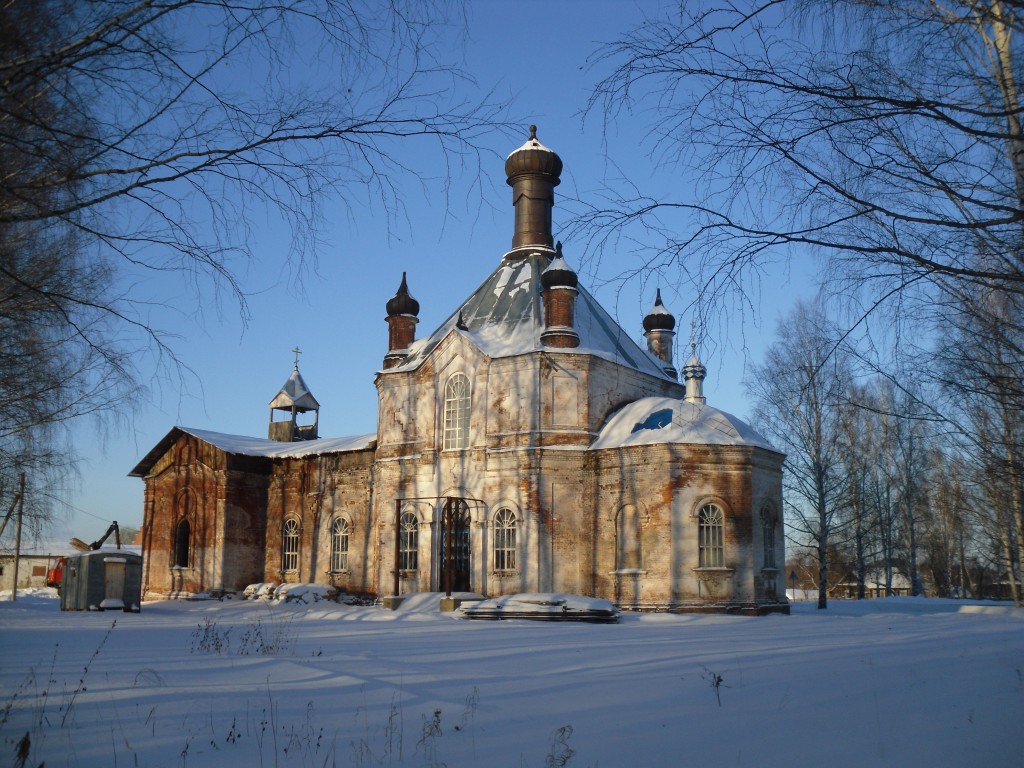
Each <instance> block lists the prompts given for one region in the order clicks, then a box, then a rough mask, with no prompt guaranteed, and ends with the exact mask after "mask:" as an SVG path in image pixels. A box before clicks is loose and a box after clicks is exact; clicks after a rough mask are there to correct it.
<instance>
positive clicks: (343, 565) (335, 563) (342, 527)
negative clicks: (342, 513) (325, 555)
mask: <svg viewBox="0 0 1024 768" xmlns="http://www.w3.org/2000/svg"><path fill="white" fill-rule="evenodd" d="M331 570H332V571H347V570H348V520H346V519H345V518H343V517H338V518H335V520H334V522H333V523H331Z"/></svg>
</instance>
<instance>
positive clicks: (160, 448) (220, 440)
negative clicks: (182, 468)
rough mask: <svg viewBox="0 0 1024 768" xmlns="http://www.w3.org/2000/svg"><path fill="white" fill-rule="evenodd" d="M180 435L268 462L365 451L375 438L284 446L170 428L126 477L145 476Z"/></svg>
mask: <svg viewBox="0 0 1024 768" xmlns="http://www.w3.org/2000/svg"><path fill="white" fill-rule="evenodd" d="M182 433H184V434H189V435H192V436H193V437H197V438H199V439H200V440H202V441H204V442H206V443H209V444H210V445H212V446H215V447H217V448H220V449H221V450H222V451H224V452H225V453H230V454H232V455H235V456H262V457H265V458H268V459H294V458H301V457H303V456H315V455H318V454H324V453H346V452H348V451H362V450H369V449H372V448H373V447H374V446H375V444H376V441H377V435H376V434H371V435H355V436H354V437H328V438H322V439H320V440H302V441H298V442H294V443H284V442H280V441H278V440H268V439H267V438H264V437H247V436H245V435H228V434H224V433H223V432H211V431H210V430H208V429H193V428H191V427H174V428H173V429H172V430H171V431H170V432H168V433H167V435H166V436H165V437H164V439H163V440H161V441H160V442H159V443H158V444H157V445H156V447H154V448H153V450H151V451H150V452H149V453H148V454H146V457H145V458H144V459H143V460H142V461H140V462H139V463H138V465H137V466H136V467H135V469H133V470H132V471H131V472H129V473H128V474H129V476H131V477H143V476H145V474H146V473H147V472H148V471H149V469H150V468H151V467H152V466H153V464H155V463H156V461H157V459H159V458H160V456H162V455H163V454H164V453H166V452H167V450H168V449H169V448H170V445H171V443H173V442H174V441H175V440H177V439H178V437H179V436H180V435H181V434H182Z"/></svg>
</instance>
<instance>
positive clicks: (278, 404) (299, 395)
mask: <svg viewBox="0 0 1024 768" xmlns="http://www.w3.org/2000/svg"><path fill="white" fill-rule="evenodd" d="M292 352H294V353H295V367H294V368H293V369H292V375H291V376H289V377H288V380H287V381H286V382H285V383H284V386H283V387H281V391H280V392H278V393H277V395H276V396H275V397H274V399H273V400H271V401H270V426H269V428H268V431H267V437H269V438H270V439H271V440H277V441H278V442H281V443H294V442H299V441H301V440H316V439H317V437H319V433H318V429H319V423H320V403H318V402H317V401H316V398H315V397H313V393H312V392H310V391H309V387H307V386H306V382H305V381H303V379H302V374H301V373H299V354H301V352H302V350H300V349H299V348H298V347H296V348H295V349H293V350H292ZM310 413H312V414H313V423H312V424H300V423H299V421H300V419H299V416H305V415H306V414H310ZM278 414H285V418H283V419H280V420H277V421H275V420H274V416H275V415H278ZM306 418H308V416H307V417H306Z"/></svg>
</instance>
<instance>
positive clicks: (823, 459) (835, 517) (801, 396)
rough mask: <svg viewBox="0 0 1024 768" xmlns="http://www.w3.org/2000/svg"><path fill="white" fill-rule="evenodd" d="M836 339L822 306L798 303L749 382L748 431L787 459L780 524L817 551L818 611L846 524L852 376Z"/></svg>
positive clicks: (825, 601)
mask: <svg viewBox="0 0 1024 768" xmlns="http://www.w3.org/2000/svg"><path fill="white" fill-rule="evenodd" d="M836 336H837V332H836V329H835V327H834V326H833V325H832V324H831V323H830V322H829V321H828V320H827V318H826V316H825V314H824V311H823V310H822V308H821V307H820V306H818V305H808V304H804V303H798V304H797V306H796V307H795V308H794V310H793V311H792V312H791V313H790V314H789V315H788V316H786V317H785V318H783V320H782V321H781V322H780V323H779V328H778V332H777V337H778V340H777V341H776V342H775V343H773V344H772V345H771V346H770V347H769V348H768V351H767V353H766V354H765V359H764V362H763V363H761V364H760V365H756V366H754V367H753V369H752V371H751V374H750V376H749V378H748V383H747V390H748V392H750V394H751V395H752V396H753V397H754V399H755V402H756V409H755V412H754V424H755V425H756V426H757V427H758V429H760V430H761V431H763V432H764V434H765V435H766V436H768V437H769V438H770V439H771V440H772V441H773V442H774V443H775V444H776V445H777V446H779V448H781V449H782V450H783V451H784V452H785V453H786V464H785V473H784V479H783V483H784V486H783V487H784V491H785V493H786V496H787V497H788V500H789V512H788V513H787V515H786V519H787V521H788V522H789V523H790V527H791V528H792V529H793V530H794V532H795V533H796V534H797V536H799V537H800V538H803V539H805V541H804V542H801V543H806V541H810V542H813V544H814V546H815V548H816V549H817V553H818V607H819V608H826V607H827V605H828V567H829V562H828V558H829V553H830V551H831V549H830V547H831V545H832V541H831V537H832V535H833V534H834V532H835V531H836V530H837V529H838V528H839V527H840V526H841V525H842V524H843V523H844V521H843V511H844V501H845V499H846V480H847V478H846V474H845V472H844V471H843V466H842V461H843V459H842V448H843V440H844V435H843V421H842V417H841V414H842V411H843V409H844V408H845V407H846V404H847V402H848V400H849V386H850V373H849V370H848V367H847V364H846V360H845V357H844V356H843V355H842V354H839V353H836V352H835V351H834V350H835V346H836Z"/></svg>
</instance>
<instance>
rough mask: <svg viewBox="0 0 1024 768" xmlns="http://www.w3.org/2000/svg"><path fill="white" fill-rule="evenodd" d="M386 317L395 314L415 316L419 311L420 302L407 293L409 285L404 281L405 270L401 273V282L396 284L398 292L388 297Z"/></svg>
mask: <svg viewBox="0 0 1024 768" xmlns="http://www.w3.org/2000/svg"><path fill="white" fill-rule="evenodd" d="M386 306H387V310H388V317H394V316H395V315H412V316H413V317H415V316H417V315H418V314H419V313H420V303H419V302H418V301H416V299H414V298H413V297H412V294H411V293H409V286H408V284H407V283H406V282H405V272H403V273H402V284H401V285H400V286H398V292H397V293H396V294H395V295H394V296H392V297H391V298H390V299H388V303H387V305H386Z"/></svg>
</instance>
